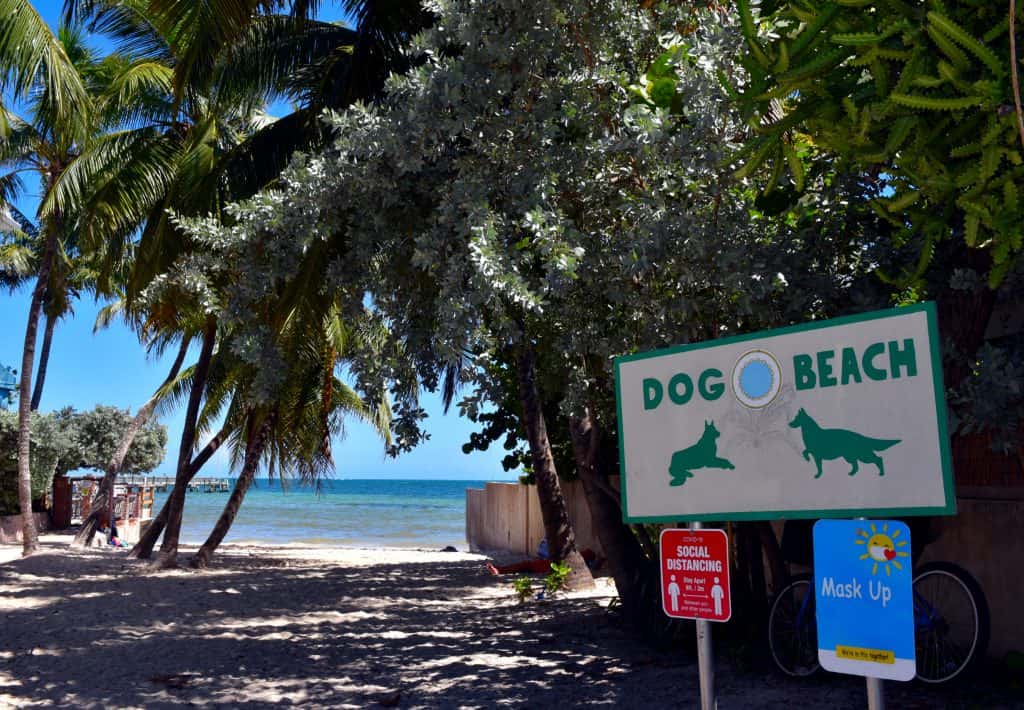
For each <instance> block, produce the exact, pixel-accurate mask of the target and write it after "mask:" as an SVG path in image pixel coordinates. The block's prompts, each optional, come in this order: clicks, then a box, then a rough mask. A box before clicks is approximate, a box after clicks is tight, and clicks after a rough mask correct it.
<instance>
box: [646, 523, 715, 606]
mask: <svg viewBox="0 0 1024 710" xmlns="http://www.w3.org/2000/svg"><path fill="white" fill-rule="evenodd" d="M661 605H662V608H664V609H665V613H666V614H668V615H669V616H673V617H676V618H679V619H706V620H707V621H728V620H729V618H730V617H731V616H732V603H731V601H730V596H729V538H728V537H727V536H726V534H725V531H724V530H676V529H667V530H662V531H661Z"/></svg>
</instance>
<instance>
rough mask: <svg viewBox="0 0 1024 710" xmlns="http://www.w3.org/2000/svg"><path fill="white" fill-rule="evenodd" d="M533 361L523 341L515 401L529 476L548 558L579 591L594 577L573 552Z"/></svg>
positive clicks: (570, 584) (567, 516)
mask: <svg viewBox="0 0 1024 710" xmlns="http://www.w3.org/2000/svg"><path fill="white" fill-rule="evenodd" d="M535 358H536V356H535V354H534V351H533V346H531V345H530V344H529V343H526V342H524V343H523V345H522V350H521V352H520V354H519V399H520V401H521V402H522V405H523V423H524V425H525V428H526V438H527V439H528V440H529V442H530V457H531V459H532V461H533V475H534V478H536V481H537V496H538V498H539V499H540V512H541V517H543V518H544V534H545V536H546V537H547V541H548V549H549V550H550V552H551V558H552V559H553V560H555V561H557V562H563V563H565V564H568V565H569V567H570V570H571V571H570V573H569V577H568V579H567V581H566V584H567V586H568V587H569V588H570V589H582V588H586V587H589V586H593V584H594V578H593V576H592V575H591V574H590V570H589V569H588V568H587V563H586V562H585V561H584V559H583V556H582V555H581V554H580V553H579V550H577V549H576V535H575V533H574V532H573V529H572V523H571V522H570V521H569V511H568V510H567V509H566V507H565V498H564V496H563V495H562V487H561V485H559V483H558V472H557V471H556V470H555V458H554V456H553V455H552V453H551V442H550V441H549V440H548V431H547V424H546V423H545V421H544V412H543V410H542V408H541V403H540V395H539V393H538V391H537V368H536V359H535Z"/></svg>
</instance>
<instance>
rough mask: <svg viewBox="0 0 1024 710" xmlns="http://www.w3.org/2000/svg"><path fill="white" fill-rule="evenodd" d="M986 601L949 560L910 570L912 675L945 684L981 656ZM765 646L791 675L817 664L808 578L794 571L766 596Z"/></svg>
mask: <svg viewBox="0 0 1024 710" xmlns="http://www.w3.org/2000/svg"><path fill="white" fill-rule="evenodd" d="M989 624H990V620H989V612H988V602H986V601H985V595H984V593H983V592H982V591H981V587H980V586H979V585H978V582H977V581H976V580H975V579H974V577H972V576H971V575H970V573H969V572H967V570H965V569H963V568H962V567H959V566H957V565H954V564H951V563H949V562H932V563H929V564H926V565H922V566H921V567H920V568H919V569H918V570H917V571H916V572H915V573H914V634H915V646H916V655H917V677H918V679H919V680H922V681H924V682H925V683H945V682H947V681H950V680H953V679H954V678H956V677H957V676H958V675H960V674H961V673H963V672H964V671H965V670H966V669H967V668H969V667H970V666H971V664H972V663H974V662H975V661H976V660H977V659H979V658H982V657H984V655H985V650H986V649H987V647H988V638H989ZM768 645H769V647H770V649H771V653H772V658H773V659H774V661H775V663H776V665H777V666H778V667H779V668H780V669H781V670H782V671H783V672H784V673H787V674H788V675H791V676H798V677H802V676H809V675H811V674H812V673H814V672H816V671H817V670H818V669H819V668H820V665H819V664H818V629H817V619H816V618H815V615H814V579H813V577H812V576H811V575H797V576H795V577H793V578H792V579H791V580H790V582H789V583H788V584H787V585H786V586H785V587H783V588H782V590H781V591H780V592H779V593H778V594H777V595H776V596H775V599H774V600H773V601H772V606H771V612H770V614H769V617H768Z"/></svg>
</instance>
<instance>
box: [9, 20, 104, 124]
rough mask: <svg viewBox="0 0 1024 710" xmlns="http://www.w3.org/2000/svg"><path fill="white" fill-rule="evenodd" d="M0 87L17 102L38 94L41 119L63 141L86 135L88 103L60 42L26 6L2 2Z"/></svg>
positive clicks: (86, 96) (77, 74)
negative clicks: (51, 125)
mask: <svg viewBox="0 0 1024 710" xmlns="http://www.w3.org/2000/svg"><path fill="white" fill-rule="evenodd" d="M0 85H2V86H3V87H4V88H5V89H9V90H11V91H12V92H13V93H14V94H15V95H16V96H20V97H26V98H27V97H29V95H30V94H31V93H32V92H37V94H38V95H39V96H40V101H41V102H42V107H41V108H42V109H43V113H45V114H46V115H49V116H52V117H54V119H55V121H54V125H56V126H60V127H61V129H62V130H63V131H64V132H65V133H66V136H67V137H70V138H75V139H82V138H84V137H85V136H86V135H87V134H88V126H89V123H90V119H91V114H92V111H93V108H92V98H91V97H90V96H89V92H88V91H87V90H86V87H85V85H84V83H83V82H82V77H81V75H80V74H79V73H78V71H77V69H76V68H75V65H74V63H73V62H72V61H71V58H70V57H68V55H67V53H66V52H65V48H64V45H63V44H62V43H61V41H60V38H59V37H58V36H57V35H56V34H54V32H53V30H52V29H51V28H50V26H49V24H47V22H46V20H44V19H43V18H42V16H41V15H40V14H39V13H38V11H36V9H35V8H34V7H33V6H32V3H31V2H29V1H28V0H0ZM40 89H42V90H41V91H40Z"/></svg>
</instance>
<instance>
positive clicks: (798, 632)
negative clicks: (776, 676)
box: [768, 575, 821, 677]
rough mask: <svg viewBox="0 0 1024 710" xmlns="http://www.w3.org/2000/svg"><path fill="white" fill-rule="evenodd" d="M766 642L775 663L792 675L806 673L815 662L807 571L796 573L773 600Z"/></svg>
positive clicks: (815, 632) (815, 639)
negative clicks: (805, 573)
mask: <svg viewBox="0 0 1024 710" xmlns="http://www.w3.org/2000/svg"><path fill="white" fill-rule="evenodd" d="M768 646H769V648H770V649H771V652H772V659H773V660H774V661H775V665H777V666H778V667H779V669H780V670H782V672H783V673H786V674H787V675H791V676H797V677H804V676H809V675H811V674H812V673H814V672H815V671H817V670H818V668H820V667H821V666H820V664H819V663H818V621H817V618H816V617H815V615H814V588H813V586H812V580H811V577H810V575H799V576H797V577H794V578H793V580H792V581H791V582H790V583H789V584H787V585H786V586H785V587H783V588H782V591H781V592H779V593H778V594H777V595H776V597H775V599H774V600H773V601H772V608H771V612H770V614H769V616H768Z"/></svg>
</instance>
